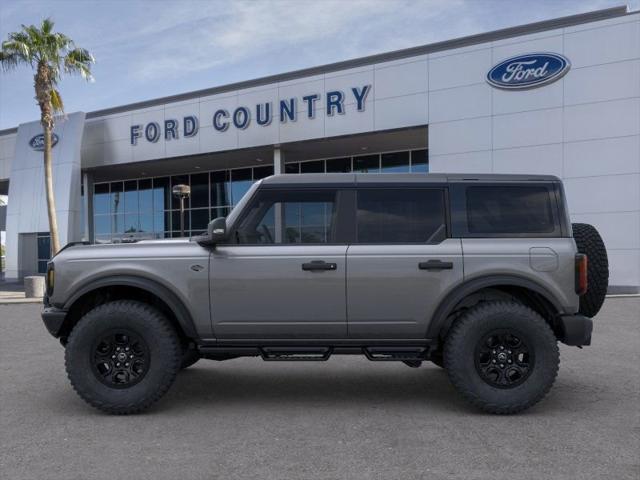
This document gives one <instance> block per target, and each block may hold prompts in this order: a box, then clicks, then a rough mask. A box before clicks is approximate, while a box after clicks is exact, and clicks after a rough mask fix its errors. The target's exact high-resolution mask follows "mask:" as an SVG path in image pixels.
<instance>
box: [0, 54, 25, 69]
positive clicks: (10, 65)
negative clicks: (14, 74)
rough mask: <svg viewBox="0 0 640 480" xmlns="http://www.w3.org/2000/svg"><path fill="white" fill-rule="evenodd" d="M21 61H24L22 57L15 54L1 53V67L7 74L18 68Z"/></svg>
mask: <svg viewBox="0 0 640 480" xmlns="http://www.w3.org/2000/svg"><path fill="white" fill-rule="evenodd" d="M20 60H22V59H21V57H20V56H19V55H16V54H15V53H9V52H5V51H0V65H2V69H3V70H4V71H5V72H7V71H9V70H13V69H14V68H16V67H17V66H18V65H19V64H20Z"/></svg>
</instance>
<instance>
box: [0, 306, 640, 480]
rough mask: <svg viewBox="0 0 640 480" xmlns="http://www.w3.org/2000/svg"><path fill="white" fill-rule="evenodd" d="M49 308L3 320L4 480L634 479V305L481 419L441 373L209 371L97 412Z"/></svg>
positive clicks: (639, 345)
mask: <svg viewBox="0 0 640 480" xmlns="http://www.w3.org/2000/svg"><path fill="white" fill-rule="evenodd" d="M39 313H40V306H39V305H0V328H2V333H1V334H0V367H1V368H0V477H2V478H7V479H58V478H67V479H76V478H77V479H93V478H100V479H102V478H105V479H106V478H109V479H124V478H126V479H133V480H137V479H141V478H154V479H165V478H166V479H177V478H181V479H182V478H184V479H205V478H206V479H218V478H220V479H253V478H256V479H257V478H260V479H265V478H270V479H274V480H275V479H296V480H299V479H307V478H314V479H346V478H348V479H351V478H353V479H369V478H372V479H374V478H375V479H377V478H380V479H394V478H403V479H412V478H425V479H439V478H463V479H476V478H477V479H479V478H491V479H501V478H518V479H529V478H530V479H543V478H544V479H546V478H553V479H570V478H571V479H573V478H580V479H598V478H603V479H605V478H606V479H614V478H615V479H626V478H629V479H636V480H637V479H638V478H639V476H640V463H639V462H640V460H639V459H640V299H639V298H612V299H608V300H607V303H606V304H605V307H604V309H603V310H602V312H601V313H600V315H599V316H598V318H597V319H596V327H595V333H594V345H593V346H591V347H587V348H585V349H583V350H579V349H577V348H569V347H566V346H562V348H561V356H562V363H561V367H560V374H559V376H558V379H557V381H556V384H555V386H554V388H553V389H552V391H551V393H550V394H549V396H548V397H547V398H546V399H545V400H543V401H542V402H541V403H539V404H538V405H537V406H535V407H534V408H532V409H531V410H529V411H528V412H525V413H523V414H520V415H517V416H509V417H498V416H491V415H486V414H482V413H478V412H477V411H475V410H473V409H471V408H470V407H468V406H467V404H466V403H464V402H463V400H462V399H461V398H460V396H459V395H458V394H457V393H456V392H455V391H454V390H453V388H452V387H451V385H450V384H449V382H448V380H447V376H446V374H445V373H444V372H443V371H442V370H441V369H439V368H437V367H435V366H432V365H431V364H425V365H423V367H421V368H419V369H410V368H407V367H406V366H404V365H403V364H400V363H395V362H393V363H385V362H380V363H373V362H369V361H367V360H365V359H364V358H359V357H333V358H331V359H330V360H329V361H328V362H324V363H307V362H299V363H287V362H285V363H267V362H263V361H261V360H258V359H238V360H231V361H227V362H210V361H209V362H208V361H201V362H199V363H198V364H196V365H195V366H194V367H192V368H190V369H189V370H186V371H184V372H182V373H181V374H180V376H179V377H178V380H177V381H176V383H175V384H174V386H173V388H172V389H171V391H170V392H169V393H168V394H167V395H166V396H165V397H164V398H163V399H162V400H161V401H160V402H159V403H158V404H157V405H156V406H155V407H154V408H152V409H151V410H150V411H149V412H148V413H145V414H142V415H138V416H129V417H116V416H108V415H105V414H102V413H100V412H98V411H96V410H93V409H91V408H90V407H89V406H87V405H86V404H85V403H84V402H83V401H82V400H80V398H79V397H77V396H76V394H75V393H74V392H73V390H72V389H71V387H70V386H69V383H68V381H67V378H66V375H65V372H64V365H63V354H64V351H63V349H62V347H61V346H60V345H59V343H58V342H57V341H56V340H54V339H53V338H51V337H50V336H49V335H48V333H47V332H46V330H45V328H44V326H43V325H42V323H41V321H40V318H39Z"/></svg>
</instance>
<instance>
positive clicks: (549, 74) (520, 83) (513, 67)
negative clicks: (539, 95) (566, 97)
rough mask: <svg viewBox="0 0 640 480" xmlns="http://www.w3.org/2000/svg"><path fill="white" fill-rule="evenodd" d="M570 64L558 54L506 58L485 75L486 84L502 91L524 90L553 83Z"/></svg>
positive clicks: (530, 54)
mask: <svg viewBox="0 0 640 480" xmlns="http://www.w3.org/2000/svg"><path fill="white" fill-rule="evenodd" d="M569 68H571V62H569V60H568V59H567V58H566V57H564V56H562V55H560V54H558V53H529V54H526V55H518V56H517V57H512V58H508V59H506V60H504V61H502V62H500V63H499V64H497V65H496V66H495V67H493V68H492V69H491V70H489V73H488V74H487V82H489V84H490V85H492V86H493V87H495V88H501V89H504V90H524V89H527V88H536V87H541V86H543V85H547V84H549V83H551V82H555V81H556V80H558V79H559V78H561V77H562V76H563V75H565V74H566V73H567V72H568V71H569Z"/></svg>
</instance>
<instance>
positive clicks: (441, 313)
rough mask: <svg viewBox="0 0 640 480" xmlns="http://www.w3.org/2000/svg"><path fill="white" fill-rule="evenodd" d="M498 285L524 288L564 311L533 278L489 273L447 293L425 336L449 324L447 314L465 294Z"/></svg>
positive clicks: (428, 336) (439, 331) (436, 336)
mask: <svg viewBox="0 0 640 480" xmlns="http://www.w3.org/2000/svg"><path fill="white" fill-rule="evenodd" d="M499 286H510V287H521V288H526V289H528V290H531V291H533V292H535V293H537V294H539V295H541V296H542V297H543V298H544V299H545V300H547V301H548V302H549V303H550V304H551V305H552V306H553V308H554V309H555V310H556V313H558V314H560V313H562V312H563V311H564V309H563V307H562V304H561V302H560V301H559V300H558V299H557V298H556V297H555V295H553V294H552V293H551V292H550V291H549V290H548V289H547V288H545V287H543V286H542V285H540V284H538V283H536V282H534V281H533V280H529V279H528V278H524V277H520V276H517V275H489V276H485V277H479V278H474V279H473V280H469V281H467V282H463V283H461V284H460V285H458V286H457V287H455V288H454V289H453V290H452V291H451V292H449V293H448V294H447V296H446V297H445V298H444V299H443V300H442V301H441V302H440V304H439V305H438V308H436V310H435V313H434V314H433V317H432V320H431V323H430V324H429V327H428V329H427V338H432V339H434V338H438V337H439V336H440V333H441V332H442V331H443V329H446V328H448V327H449V326H450V325H448V324H447V319H448V317H449V315H450V314H451V313H452V312H453V309H454V308H455V306H456V305H457V304H458V303H460V302H461V301H462V300H464V299H465V298H466V297H467V296H469V295H471V294H473V293H475V292H477V291H479V290H482V289H484V288H490V287H499Z"/></svg>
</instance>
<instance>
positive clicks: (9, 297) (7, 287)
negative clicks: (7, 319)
mask: <svg viewBox="0 0 640 480" xmlns="http://www.w3.org/2000/svg"><path fill="white" fill-rule="evenodd" d="M7 303H42V297H40V298H25V296H24V285H23V284H22V283H9V282H0V305H1V304H7Z"/></svg>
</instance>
